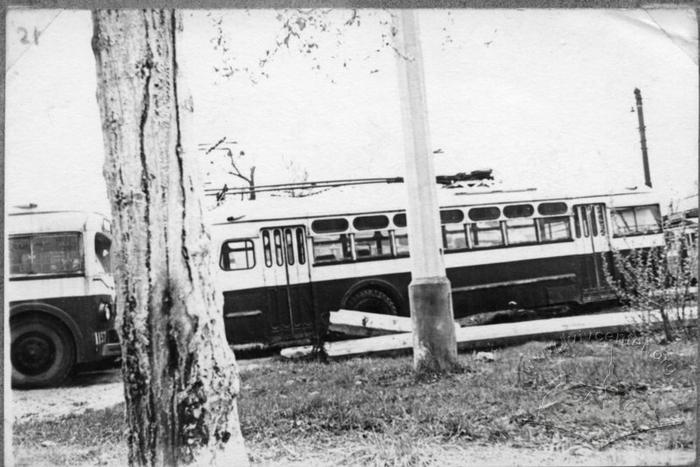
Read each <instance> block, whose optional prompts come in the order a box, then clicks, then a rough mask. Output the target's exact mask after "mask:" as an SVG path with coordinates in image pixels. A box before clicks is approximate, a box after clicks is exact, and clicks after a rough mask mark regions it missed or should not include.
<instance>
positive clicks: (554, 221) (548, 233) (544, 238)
mask: <svg viewBox="0 0 700 467" xmlns="http://www.w3.org/2000/svg"><path fill="white" fill-rule="evenodd" d="M577 225H578V224H577ZM537 228H538V230H539V236H540V242H543V243H546V242H557V241H560V240H571V222H570V221H569V216H559V217H543V218H541V219H537ZM579 236H580V230H579Z"/></svg>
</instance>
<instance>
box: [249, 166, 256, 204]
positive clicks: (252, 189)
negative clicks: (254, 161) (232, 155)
mask: <svg viewBox="0 0 700 467" xmlns="http://www.w3.org/2000/svg"><path fill="white" fill-rule="evenodd" d="M248 185H250V200H251V201H253V200H255V166H253V167H251V168H250V177H248Z"/></svg>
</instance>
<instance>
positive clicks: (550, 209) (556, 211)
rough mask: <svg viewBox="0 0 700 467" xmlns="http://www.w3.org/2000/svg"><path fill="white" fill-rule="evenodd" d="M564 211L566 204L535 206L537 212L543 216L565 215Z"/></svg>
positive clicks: (541, 204)
mask: <svg viewBox="0 0 700 467" xmlns="http://www.w3.org/2000/svg"><path fill="white" fill-rule="evenodd" d="M566 210H567V206H566V203H562V202H556V203H540V205H539V206H537V212H538V213H540V214H541V215H543V216H556V215H561V214H566Z"/></svg>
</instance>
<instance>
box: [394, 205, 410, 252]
mask: <svg viewBox="0 0 700 467" xmlns="http://www.w3.org/2000/svg"><path fill="white" fill-rule="evenodd" d="M399 215H403V214H399ZM394 222H396V221H394ZM394 244H395V245H396V252H395V253H396V256H409V249H408V231H407V230H406V229H396V230H395V231H394Z"/></svg>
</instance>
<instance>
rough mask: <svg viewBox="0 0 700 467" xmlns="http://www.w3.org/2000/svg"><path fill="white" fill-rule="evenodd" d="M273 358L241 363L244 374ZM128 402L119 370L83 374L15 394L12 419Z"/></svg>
mask: <svg viewBox="0 0 700 467" xmlns="http://www.w3.org/2000/svg"><path fill="white" fill-rule="evenodd" d="M269 360H270V359H269V358H258V359H252V360H241V361H239V362H238V365H239V368H240V370H241V372H244V371H250V370H252V369H255V368H258V367H260V366H262V365H265V363H266V362H267V361H269ZM120 402H124V386H123V385H122V380H121V374H120V372H119V370H118V369H110V370H103V371H95V372H89V373H80V374H78V375H76V376H74V377H72V378H71V379H69V380H68V381H66V383H65V384H64V385H63V386H61V387H58V388H51V389H31V390H19V389H13V390H12V406H11V408H10V410H11V411H12V419H13V420H14V421H15V423H17V422H22V421H27V420H30V419H35V420H50V419H55V418H59V417H62V416H65V415H70V414H80V413H83V412H85V411H86V410H100V409H105V408H107V407H113V406H115V405H117V404H119V403H120Z"/></svg>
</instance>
